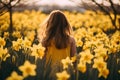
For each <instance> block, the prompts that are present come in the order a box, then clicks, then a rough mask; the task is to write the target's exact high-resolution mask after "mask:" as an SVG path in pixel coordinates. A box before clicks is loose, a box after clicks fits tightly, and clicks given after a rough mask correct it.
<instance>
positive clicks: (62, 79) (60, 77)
mask: <svg viewBox="0 0 120 80" xmlns="http://www.w3.org/2000/svg"><path fill="white" fill-rule="evenodd" d="M56 76H57V80H68V79H69V78H70V75H69V74H68V73H67V72H66V71H63V72H59V73H56Z"/></svg>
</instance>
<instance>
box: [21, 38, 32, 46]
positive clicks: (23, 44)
mask: <svg viewBox="0 0 120 80" xmlns="http://www.w3.org/2000/svg"><path fill="white" fill-rule="evenodd" d="M31 44H32V42H31V41H30V40H28V38H27V37H25V39H24V40H23V41H22V47H23V48H29V47H31Z"/></svg>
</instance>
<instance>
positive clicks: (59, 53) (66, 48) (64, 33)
mask: <svg viewBox="0 0 120 80" xmlns="http://www.w3.org/2000/svg"><path fill="white" fill-rule="evenodd" d="M43 26H44V28H45V31H44V32H43V33H44V37H43V38H42V45H43V46H44V47H45V48H46V50H45V57H44V58H45V59H46V61H50V60H49V59H51V67H52V68H53V67H54V70H53V73H54V72H57V71H55V68H59V67H60V66H61V60H62V59H65V58H66V57H70V58H71V57H73V56H74V55H75V53H76V45H75V40H74V38H73V37H72V36H71V31H72V28H71V26H70V24H69V22H68V20H67V18H66V16H65V15H64V13H63V12H62V11H60V10H54V11H52V12H51V13H50V15H49V16H48V18H47V20H46V21H45V23H44V25H43ZM43 26H42V27H43ZM43 33H42V34H43ZM51 73H52V72H51Z"/></svg>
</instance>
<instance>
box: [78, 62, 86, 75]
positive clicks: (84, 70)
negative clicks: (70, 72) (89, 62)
mask: <svg viewBox="0 0 120 80" xmlns="http://www.w3.org/2000/svg"><path fill="white" fill-rule="evenodd" d="M77 69H78V70H79V71H81V72H82V73H85V72H86V70H87V68H86V64H85V63H79V64H78V65H77Z"/></svg>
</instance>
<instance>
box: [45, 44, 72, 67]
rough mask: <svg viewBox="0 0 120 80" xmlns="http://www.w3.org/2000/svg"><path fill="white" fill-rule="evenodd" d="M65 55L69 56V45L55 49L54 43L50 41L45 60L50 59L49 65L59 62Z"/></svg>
mask: <svg viewBox="0 0 120 80" xmlns="http://www.w3.org/2000/svg"><path fill="white" fill-rule="evenodd" d="M66 57H70V45H68V47H67V48H64V49H57V48H56V47H55V45H54V44H53V43H51V46H49V47H48V48H47V53H46V59H47V61H50V60H49V59H51V65H53V64H54V65H55V64H58V63H60V62H61V60H62V59H65V58H66Z"/></svg>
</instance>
